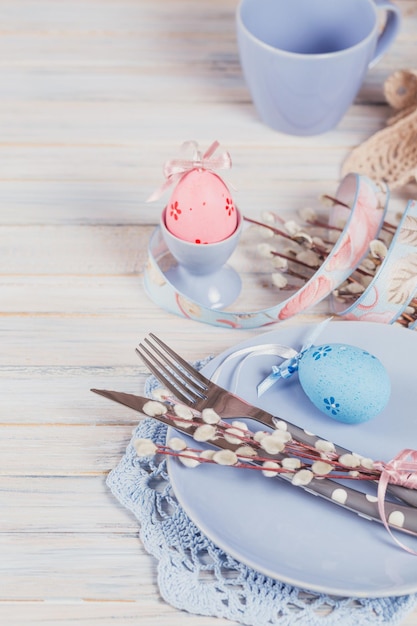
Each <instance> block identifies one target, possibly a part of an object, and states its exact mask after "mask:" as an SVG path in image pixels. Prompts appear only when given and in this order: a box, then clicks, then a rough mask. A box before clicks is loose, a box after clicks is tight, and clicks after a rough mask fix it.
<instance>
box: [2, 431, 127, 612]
mask: <svg viewBox="0 0 417 626" xmlns="http://www.w3.org/2000/svg"><path fill="white" fill-rule="evenodd" d="M16 432H17V430H16ZM0 509H1V511H2V515H1V518H0V534H2V535H6V534H9V535H10V537H9V538H10V539H11V538H12V537H11V535H12V534H15V535H16V534H17V533H19V534H23V535H31V539H32V540H34V541H37V537H38V535H40V534H44V535H45V536H46V537H47V536H48V535H49V534H50V533H60V534H61V535H63V534H64V533H69V534H72V535H76V534H77V533H86V534H98V535H99V534H104V535H108V534H110V533H114V534H118V535H120V534H121V535H126V534H129V535H135V534H137V533H138V532H139V524H138V521H137V520H136V518H135V517H134V516H133V514H132V513H130V512H129V511H128V510H127V509H125V508H124V507H123V506H121V505H120V504H119V503H118V501H117V500H116V498H114V496H113V495H112V494H111V492H110V490H109V488H108V487H107V486H106V484H105V480H104V477H102V476H82V477H80V476H65V477H57V476H0ZM74 541H75V539H74ZM0 606H1V605H0Z"/></svg>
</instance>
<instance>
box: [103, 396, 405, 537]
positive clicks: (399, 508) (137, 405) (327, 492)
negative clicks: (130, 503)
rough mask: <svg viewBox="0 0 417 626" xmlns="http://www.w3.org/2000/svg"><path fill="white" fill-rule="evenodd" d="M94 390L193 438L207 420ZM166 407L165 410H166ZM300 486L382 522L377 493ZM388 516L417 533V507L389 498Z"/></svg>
mask: <svg viewBox="0 0 417 626" xmlns="http://www.w3.org/2000/svg"><path fill="white" fill-rule="evenodd" d="M91 391H93V392H94V393H97V394H99V395H102V396H104V397H105V398H109V399H110V400H114V401H115V402H119V403H120V404H123V405H125V406H127V407H129V408H131V409H133V410H135V411H139V412H140V413H142V414H143V415H146V416H147V417H151V418H153V419H156V420H158V421H159V422H162V423H163V424H166V426H170V427H172V428H174V429H175V430H177V431H179V432H182V433H184V434H185V435H187V436H189V437H192V436H193V434H194V433H195V431H196V429H197V428H198V427H199V426H201V425H202V424H204V423H205V422H204V421H203V420H202V419H201V418H200V417H198V416H196V417H195V418H194V419H193V421H192V422H191V424H190V425H189V424H187V428H184V427H183V426H181V424H179V423H178V418H177V419H173V418H172V417H170V413H171V414H172V413H173V403H172V402H169V401H167V402H162V401H159V400H151V399H150V398H145V397H143V396H137V395H135V394H131V393H123V392H120V391H109V390H106V389H91ZM155 402H157V403H158V404H159V405H161V414H160V415H159V414H158V415H155V414H154V411H153V410H150V409H151V406H152V407H154V406H155V404H154V403H155ZM147 405H148V407H149V409H148V407H147ZM162 410H163V411H165V412H162ZM205 443H207V444H209V445H211V446H213V447H214V448H220V449H225V450H232V451H236V450H237V448H239V447H240V446H241V445H242V444H241V443H239V444H234V443H231V442H230V441H227V440H226V439H224V438H222V437H219V436H216V438H215V440H214V441H213V440H209V441H206V442H205ZM263 454H264V453H263ZM264 456H265V457H268V458H270V459H271V460H272V459H275V460H277V461H280V460H282V458H283V457H284V456H285V455H283V454H282V453H280V454H274V455H272V454H269V455H268V454H265V455H264ZM246 461H247V462H254V463H255V462H256V461H250V459H246V458H245V462H246ZM277 477H278V478H281V479H283V480H285V481H287V482H289V483H290V484H292V482H291V481H292V474H288V475H287V474H277ZM297 487H298V485H297ZM297 487H294V488H297ZM299 487H301V488H302V489H303V490H304V491H307V492H309V493H311V494H313V495H316V496H317V495H318V496H321V497H322V498H324V499H325V500H327V501H329V502H332V503H333V504H336V505H337V506H340V507H342V508H345V509H348V510H350V511H352V512H354V513H357V514H358V515H359V516H361V517H364V518H366V519H369V520H373V521H377V522H382V520H381V517H380V515H379V512H378V502H377V498H376V497H374V496H369V495H366V494H364V493H363V492H361V491H357V490H356V489H353V488H351V487H346V486H344V485H341V484H339V483H337V482H335V481H333V480H330V479H328V478H322V477H320V478H313V479H312V480H311V482H310V483H309V484H308V485H300V486H299ZM385 515H386V520H387V523H388V524H389V526H390V527H392V528H393V529H395V530H399V531H402V532H405V533H408V534H412V535H415V536H417V509H415V508H414V507H410V506H405V505H402V504H397V503H394V502H390V501H386V502H385ZM398 520H402V525H401V526H400V525H398V524H397V523H394V521H395V522H397V521H398Z"/></svg>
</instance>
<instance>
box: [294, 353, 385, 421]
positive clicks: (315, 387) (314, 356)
mask: <svg viewBox="0 0 417 626" xmlns="http://www.w3.org/2000/svg"><path fill="white" fill-rule="evenodd" d="M298 375H299V380H300V384H301V386H302V388H303V390H304V392H305V393H306V395H307V396H308V397H309V399H310V400H311V401H312V402H313V404H314V405H315V406H316V407H317V408H318V409H319V410H320V411H322V412H323V413H324V414H325V415H328V416H329V417H331V418H333V419H335V420H338V421H339V422H345V423H347V424H359V423H361V422H367V421H368V420H370V419H372V418H373V417H375V416H376V415H378V413H380V412H381V411H382V410H383V409H384V408H385V406H386V404H387V402H388V400H389V397H390V393H391V383H390V379H389V376H388V373H387V371H386V369H385V367H384V366H383V365H382V363H381V361H380V360H379V359H377V358H376V357H375V356H374V355H372V354H370V353H369V352H367V351H366V350H363V349H361V348H358V347H356V346H351V345H348V344H344V343H329V344H323V345H321V346H312V347H311V348H309V349H308V350H306V352H304V354H303V355H302V356H301V358H300V361H299V364H298Z"/></svg>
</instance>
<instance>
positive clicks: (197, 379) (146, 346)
mask: <svg viewBox="0 0 417 626" xmlns="http://www.w3.org/2000/svg"><path fill="white" fill-rule="evenodd" d="M136 352H137V354H138V355H139V356H140V358H141V359H142V361H143V362H144V363H145V365H146V366H147V367H148V368H149V370H150V371H151V372H152V373H153V374H154V376H156V378H157V379H158V380H159V381H160V382H161V383H162V384H163V385H165V386H166V387H167V388H168V389H169V390H170V391H171V392H172V393H173V394H174V395H175V396H176V397H177V398H178V400H181V401H182V402H185V403H186V404H194V403H196V402H197V401H198V400H200V399H206V398H207V396H206V393H205V392H206V391H207V383H208V382H209V381H208V379H206V378H205V377H204V376H202V375H201V374H200V373H199V372H198V371H197V370H196V369H194V368H193V367H192V366H191V365H190V364H189V363H187V361H185V360H184V359H183V358H182V357H180V356H179V355H178V354H177V353H176V352H174V350H172V349H171V348H170V347H169V346H167V345H166V344H165V343H164V342H163V341H161V339H159V338H158V337H156V336H155V335H154V334H153V333H150V334H149V336H148V337H146V338H145V339H144V341H143V343H140V344H139V346H138V347H137V348H136Z"/></svg>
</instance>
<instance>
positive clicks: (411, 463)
mask: <svg viewBox="0 0 417 626" xmlns="http://www.w3.org/2000/svg"><path fill="white" fill-rule="evenodd" d="M374 467H375V469H377V470H380V471H381V476H380V478H379V484H378V512H379V515H380V517H381V520H382V523H383V524H384V526H385V528H386V530H387V531H388V532H389V534H390V535H391V537H392V538H393V540H394V541H395V542H396V543H397V544H398V545H399V546H401V547H402V548H403V549H404V550H406V551H407V552H410V554H414V555H416V556H417V552H416V551H415V550H412V549H411V548H409V547H408V546H406V545H405V544H404V543H402V542H401V541H399V540H398V539H397V538H396V537H394V535H393V533H392V532H391V529H390V527H389V525H388V521H387V517H386V514H385V507H384V502H385V494H386V491H387V486H388V484H389V483H391V484H392V485H401V486H402V487H408V488H409V489H417V450H409V449H404V450H402V451H401V452H399V453H398V454H397V456H395V457H394V458H393V459H392V461H389V462H388V463H383V462H380V461H377V462H375V463H374ZM393 525H394V526H395V524H393Z"/></svg>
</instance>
